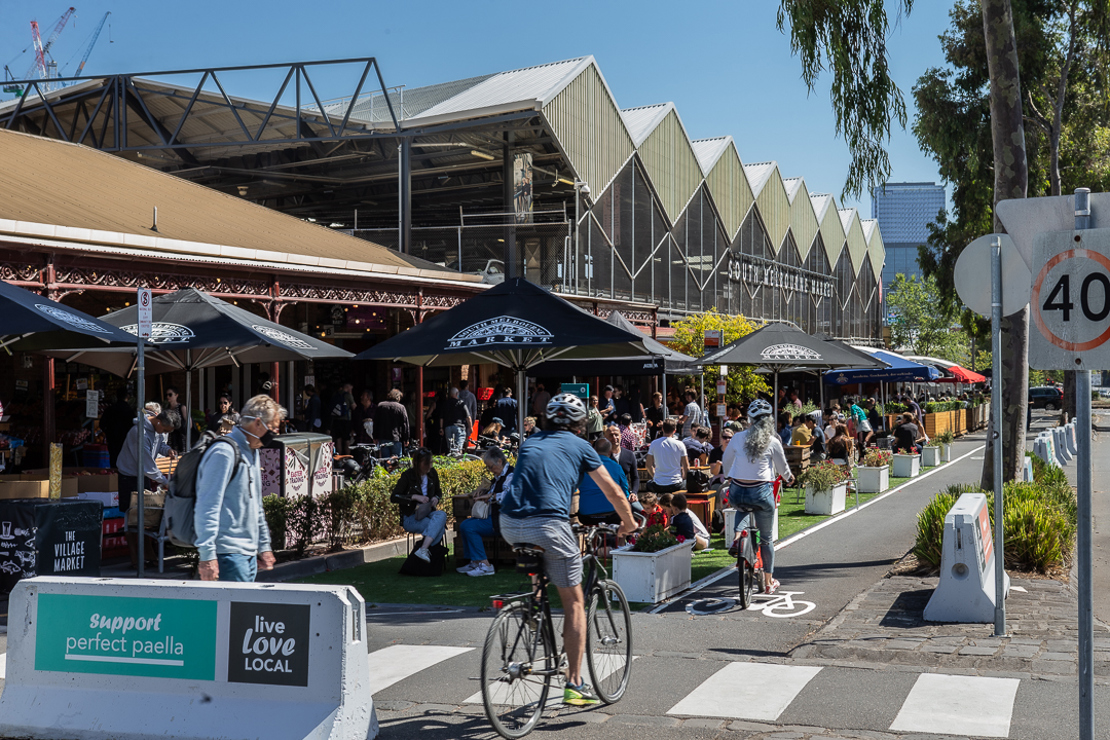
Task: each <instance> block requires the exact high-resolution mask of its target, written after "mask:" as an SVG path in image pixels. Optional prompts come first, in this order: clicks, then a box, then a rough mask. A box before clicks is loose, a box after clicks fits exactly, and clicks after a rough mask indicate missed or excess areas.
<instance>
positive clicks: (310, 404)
mask: <svg viewBox="0 0 1110 740" xmlns="http://www.w3.org/2000/svg"><path fill="white" fill-rule="evenodd" d="M321 406H322V404H321V403H320V394H319V393H317V392H316V386H314V385H312V384H311V383H310V384H309V385H306V386H305V387H304V423H305V431H306V432H323V431H324V414H323V411H322V409H321Z"/></svg>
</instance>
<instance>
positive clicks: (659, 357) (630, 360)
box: [532, 311, 697, 376]
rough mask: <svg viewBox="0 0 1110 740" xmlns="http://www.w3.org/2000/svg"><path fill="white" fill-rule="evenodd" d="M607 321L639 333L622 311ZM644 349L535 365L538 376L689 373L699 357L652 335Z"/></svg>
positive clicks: (645, 343) (533, 372) (646, 338)
mask: <svg viewBox="0 0 1110 740" xmlns="http://www.w3.org/2000/svg"><path fill="white" fill-rule="evenodd" d="M605 322H606V323H607V324H612V325H613V326H615V327H617V328H619V329H624V330H625V331H627V332H629V333H631V334H640V333H642V332H640V330H639V329H637V328H636V325H635V324H633V323H632V322H631V321H629V320H628V319H626V318H625V317H624V316H623V315H621V313H620V312H619V311H613V312H612V313H611V314H609V318H607V319H605ZM643 342H644V348H645V349H646V350H647V352H648V354H647V355H646V356H645V355H633V356H630V357H606V358H585V359H581V360H551V361H549V362H545V363H543V364H540V365H536V366H535V367H533V368H532V374H533V375H535V376H553V375H554V376H558V375H659V374H660V373H667V374H670V375H686V374H688V373H689V371H690V368H689V365H690V364H691V363H697V359H695V358H693V357H691V356H690V355H684V354H682V353H681V352H679V351H678V350H675V349H671V348H670V347H668V346H667V345H665V344H663V343H662V342H660V341H657V340H655V339H652V338H651V337H649V336H646V335H645V336H644V337H643Z"/></svg>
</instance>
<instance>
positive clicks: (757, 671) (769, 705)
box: [667, 663, 822, 721]
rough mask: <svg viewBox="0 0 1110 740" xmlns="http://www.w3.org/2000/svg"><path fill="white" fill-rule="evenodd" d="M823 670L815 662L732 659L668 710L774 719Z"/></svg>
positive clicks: (697, 715)
mask: <svg viewBox="0 0 1110 740" xmlns="http://www.w3.org/2000/svg"><path fill="white" fill-rule="evenodd" d="M821 670H822V669H821V668H819V667H815V666H795V665H779V664H771V663H729V664H728V665H726V666H725V667H724V668H722V669H721V670H719V671H717V672H716V673H714V674H713V675H712V676H710V677H709V678H708V679H707V680H705V681H703V682H702V684H701V685H700V686H698V687H697V688H696V689H694V690H693V691H691V692H690V693H689V694H687V695H686V697H685V698H684V699H682V701H680V702H679V703H678V704H675V705H674V706H673V707H671V710H670V711H669V712H667V714H682V715H688V716H694V717H725V718H728V719H754V720H765V721H774V720H777V719H778V718H779V715H781V714H782V713H783V711H785V710H786V708H787V707H788V706H790V703H791V702H792V701H794V699H795V698H796V697H797V696H798V694H799V693H801V691H802V689H804V688H805V687H806V684H808V683H809V682H810V681H812V680H813V678H814V676H816V675H817V674H818V673H820V672H821Z"/></svg>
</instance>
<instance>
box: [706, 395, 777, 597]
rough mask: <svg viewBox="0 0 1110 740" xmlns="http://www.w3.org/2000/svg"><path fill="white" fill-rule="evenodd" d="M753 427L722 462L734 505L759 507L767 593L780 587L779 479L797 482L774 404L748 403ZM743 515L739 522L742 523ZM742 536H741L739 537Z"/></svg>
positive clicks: (740, 435) (732, 445)
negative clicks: (777, 571)
mask: <svg viewBox="0 0 1110 740" xmlns="http://www.w3.org/2000/svg"><path fill="white" fill-rule="evenodd" d="M748 419H749V420H750V421H751V427H749V428H748V429H745V430H744V431H742V432H739V433H737V434H735V435H734V436H733V438H732V441H731V442H730V443H729V445H728V449H727V450H725V457H724V460H722V461H721V465H722V468H723V469H724V471H725V476H726V477H727V478H728V479H729V483H730V486H729V491H728V500H729V503H730V504H731V505H732V506H738V505H740V504H745V505H748V506H751V507H753V508H754V509H755V512H754V514H755V525H756V527H757V528H758V529H759V537H760V543H759V548H760V553H761V554H762V556H763V584H764V588H763V592H764V593H767V594H773V593H774V592H775V591H776V590H778V587H779V582H778V581H776V580H775V577H774V572H775V545H774V543H773V542H772V541H771V532H772V529H773V527H774V524H775V478H777V477H780V476H781V477H782V479H783V480H784V481H785V482H786V483H787V484H790V483H793V482H794V476H793V475H792V474H791V473H790V466H789V465H787V463H786V453H785V452H784V451H783V448H782V440H780V439H779V437H778V435H777V434H776V433H775V417H774V410H773V409H772V408H771V404H769V403H767V402H766V401H764V400H762V399H756V400H755V401H752V404H751V405H750V406H748ZM743 521H744V518H743V517H738V518H737V520H736V523H737V524H738V525H739V524H742V523H743ZM737 539H739V538H737Z"/></svg>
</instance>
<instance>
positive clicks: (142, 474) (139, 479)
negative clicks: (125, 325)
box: [135, 339, 146, 578]
mask: <svg viewBox="0 0 1110 740" xmlns="http://www.w3.org/2000/svg"><path fill="white" fill-rule="evenodd" d="M144 344H145V342H144V341H143V340H142V339H139V343H138V345H137V347H138V349H137V352H138V362H137V363H136V371H137V372H138V378H137V380H136V381H135V405H136V407H137V408H138V412H139V413H138V418H137V420H136V422H135V423H136V424H138V425H139V433H138V435H136V439H138V441H139V454H138V455H136V456H135V459H136V460H138V461H139V463H138V465H136V466H135V467H136V468H138V470H136V471H135V488H136V489H137V490H136V491H135V495H136V496H138V501H136V503H135V505H136V506H137V507H138V512H139V534H138V541H139V545H138V547H139V571H138V572H139V578H142V577H143V567H144V565H145V562H144V561H145V560H146V558H145V557H143V556H144V555H145V553H146V550H145V546H146V542H144V541H143V540H144V537H145V533H144V532H143V524H144V523H145V522H146V519H144V518H143V493H144V492H145V491H146V450H144V449H143V447H144V445H143V442H144V441H145V437H146V413H145V410H144V409H143V406H145V405H146V398H144V396H145V394H144V392H143V391H144V390H145V388H146V360H145V359H144V358H143V345H144Z"/></svg>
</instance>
